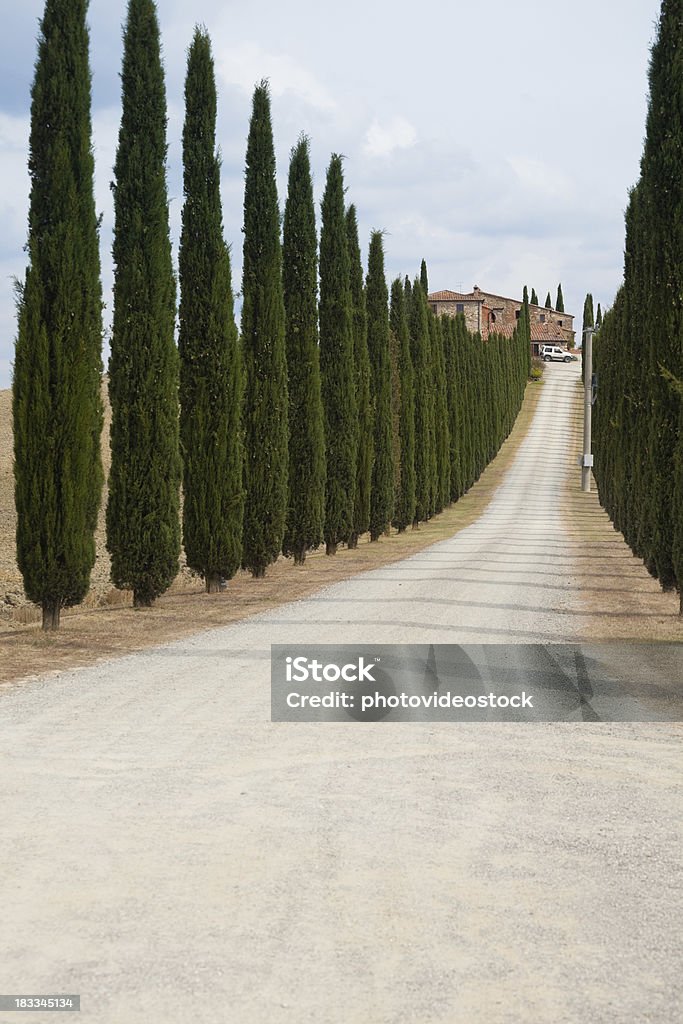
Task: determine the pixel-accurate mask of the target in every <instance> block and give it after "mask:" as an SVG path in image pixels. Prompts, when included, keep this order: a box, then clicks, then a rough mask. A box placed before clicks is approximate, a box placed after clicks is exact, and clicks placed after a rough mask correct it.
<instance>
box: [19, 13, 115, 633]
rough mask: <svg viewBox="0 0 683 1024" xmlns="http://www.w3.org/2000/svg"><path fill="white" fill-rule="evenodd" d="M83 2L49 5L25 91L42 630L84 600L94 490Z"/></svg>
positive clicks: (31, 401)
mask: <svg viewBox="0 0 683 1024" xmlns="http://www.w3.org/2000/svg"><path fill="white" fill-rule="evenodd" d="M87 7H88V4H87V0H71V2H70V3H68V4H66V3H63V2H59V0H47V3H46V5H45V11H44V15H43V20H42V22H41V25H40V36H39V40H38V59H37V61H36V67H35V76H34V80H33V88H32V93H31V97H32V103H31V133H30V142H29V146H30V154H29V172H30V180H31V195H30V208H29V229H28V245H27V251H28V259H29V264H28V268H27V270H26V277H25V281H24V283H23V286H22V288H21V289H20V290H19V299H18V316H19V325H18V335H17V342H16V353H15V360H14V377H13V384H12V387H13V394H12V402H13V419H14V476H15V502H16V510H17V534H16V538H17V562H18V565H19V569H20V570H21V573H22V576H23V578H24V589H25V591H26V595H27V597H28V598H29V599H30V600H31V601H34V602H35V603H36V604H39V605H41V607H42V610H43V628H44V629H53V628H57V626H58V625H59V612H60V609H61V608H63V607H67V606H70V605H74V604H78V603H79V602H80V601H81V600H82V599H83V597H84V596H85V594H86V592H87V590H88V586H89V582H90V570H91V569H92V566H93V564H94V561H95V540H94V531H95V526H96V524H97V512H98V508H99V504H100V497H101V490H102V464H101V460H100V432H101V429H102V402H101V397H100V377H101V371H102V363H101V345H102V302H101V294H102V293H101V285H100V261H99V248H98V230H97V217H96V214H95V201H94V192H93V170H94V167H93V157H92V151H91V139H90V136H91V122H90V69H89V58H88V46H89V38H88V30H87V27H86V12H87Z"/></svg>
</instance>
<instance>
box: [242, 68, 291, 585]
mask: <svg viewBox="0 0 683 1024" xmlns="http://www.w3.org/2000/svg"><path fill="white" fill-rule="evenodd" d="M242 303H243V304H242V330H241V335H242V347H243V352H244V368H245V393H244V446H245V458H244V490H245V494H246V497H245V507H244V535H243V541H242V544H243V549H242V565H243V567H244V568H245V569H249V570H250V571H251V573H252V575H253V576H256V577H260V576H263V575H264V574H265V571H266V566H268V565H269V564H270V563H271V562H274V561H275V560H276V558H277V557H278V555H279V553H280V550H281V548H282V541H283V539H284V533H285V517H286V513H287V470H288V452H287V447H288V437H289V428H288V416H287V407H288V398H287V363H286V356H285V308H284V298H283V290H282V251H281V248H280V212H279V209H278V202H277V188H276V184H275V151H274V148H273V129H272V125H271V118H270V95H269V93H268V84H267V82H261V84H260V85H258V86H257V87H256V89H255V90H254V99H253V105H252V114H251V121H250V124H249V137H248V140H247V161H246V172H245V184H244V260H243V265H242Z"/></svg>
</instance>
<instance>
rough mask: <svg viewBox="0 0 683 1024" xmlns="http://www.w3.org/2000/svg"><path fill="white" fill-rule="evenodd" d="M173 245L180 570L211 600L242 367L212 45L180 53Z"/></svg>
mask: <svg viewBox="0 0 683 1024" xmlns="http://www.w3.org/2000/svg"><path fill="white" fill-rule="evenodd" d="M183 162H184V193H185V204H184V206H183V218H182V232H181V236H180V254H179V271H180V292H181V298H180V332H179V338H178V348H179V352H180V438H181V447H182V454H183V544H184V548H185V555H186V557H187V564H188V565H189V566H190V568H191V569H194V570H195V571H196V572H198V573H199V574H200V576H202V577H203V579H204V580H205V581H206V589H207V590H208V591H209V592H210V593H213V592H215V591H217V590H218V589H219V588H220V582H221V578H225V579H229V578H230V577H231V576H233V575H234V574H235V572H236V571H237V569H239V566H240V562H241V557H242V516H243V510H244V492H243V489H242V458H243V451H242V437H241V430H242V427H241V401H242V361H241V352H240V347H239V343H238V337H237V327H236V324H235V318H234V312H233V298H232V280H231V272H230V255H229V253H228V247H227V245H226V244H225V240H224V237H223V217H222V213H221V198H220V162H219V159H218V156H217V154H216V82H215V76H214V66H213V57H212V55H211V43H210V40H209V37H208V35H207V34H206V32H205V31H202V30H200V29H196V30H195V34H194V39H193V40H192V45H191V47H190V51H189V54H188V62H187V78H186V81H185V126H184V130H183Z"/></svg>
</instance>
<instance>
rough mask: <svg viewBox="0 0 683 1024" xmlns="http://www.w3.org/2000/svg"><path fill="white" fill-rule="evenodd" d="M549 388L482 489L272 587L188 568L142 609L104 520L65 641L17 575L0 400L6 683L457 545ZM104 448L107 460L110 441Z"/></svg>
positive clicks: (314, 561)
mask: <svg viewBox="0 0 683 1024" xmlns="http://www.w3.org/2000/svg"><path fill="white" fill-rule="evenodd" d="M540 388H541V385H535V384H534V385H530V386H529V387H528V388H527V394H526V398H525V401H524V405H523V407H522V410H521V412H520V414H519V416H518V418H517V422H516V424H515V426H514V429H513V431H512V433H511V435H510V437H509V438H508V439H507V441H506V442H505V444H504V445H503V447H502V448H501V450H500V452H499V454H498V456H497V457H496V458H495V459H494V460H493V462H492V463H491V464H490V465H489V466H488V468H487V469H486V470H485V472H484V473H483V474H482V476H481V477H480V479H479V480H478V482H477V483H476V484H475V485H474V487H472V488H471V490H470V491H469V492H468V493H467V494H466V495H465V496H464V497H463V498H461V499H460V501H458V502H457V503H456V504H455V505H452V506H451V507H450V508H448V509H446V510H445V511H444V512H442V513H441V515H439V516H436V517H435V518H434V519H432V520H430V521H429V522H428V523H423V524H422V525H421V526H420V528H419V529H418V530H410V529H409V530H407V531H406V532H405V533H403V534H397V533H396V531H393V530H392V532H391V534H390V535H389V536H384V537H382V538H381V539H380V540H379V541H377V542H375V543H370V542H369V538H368V536H367V535H365V536H363V537H361V538H360V540H359V542H358V547H357V548H356V549H354V550H348V549H347V548H345V547H340V548H339V551H338V553H337V554H336V555H335V556H334V557H328V556H326V555H325V554H324V552H323V550H319V551H316V552H311V553H310V554H309V555H308V556H307V558H306V562H305V564H304V566H301V567H296V566H294V565H293V563H292V561H291V560H288V559H285V558H280V559H279V560H278V561H277V562H276V563H275V564H274V565H272V566H271V567H270V568H269V569H268V571H267V574H266V576H265V578H264V579H259V580H255V579H252V577H251V576H250V575H249V574H248V573H239V574H238V575H237V576H236V577H235V579H233V580H231V581H230V582H229V584H228V586H227V589H226V590H225V591H224V592H223V593H221V594H206V593H205V590H204V584H203V582H202V581H201V580H200V579H198V578H197V577H196V576H193V575H192V574H191V573H190V571H189V570H187V569H186V568H184V569H182V570H181V572H180V573H179V576H178V578H177V579H176V581H175V583H174V584H173V586H172V588H171V589H170V590H169V592H168V593H167V594H165V595H164V596H163V597H161V598H159V600H158V601H156V603H155V604H154V606H153V607H152V608H146V609H137V610H136V609H133V608H132V596H131V594H129V593H125V592H122V591H118V590H115V589H114V588H113V587H112V585H111V583H110V582H109V579H108V575H109V561H108V556H107V553H106V550H105V548H104V522H103V517H102V516H100V528H99V530H98V537H97V551H98V557H97V562H96V565H95V569H94V571H93V579H92V586H91V591H90V594H89V595H88V598H87V600H86V602H84V604H83V605H81V606H80V607H79V608H76V609H72V610H67V611H65V612H63V613H62V620H61V621H62V625H61V628H60V630H59V632H57V633H51V634H46V633H43V631H42V630H41V629H40V611H39V609H37V608H35V606H33V605H30V604H28V602H26V599H25V597H24V594H23V590H22V587H21V575H20V574H19V571H18V569H17V567H16V561H15V547H14V532H15V515H14V503H13V490H12V488H13V484H12V465H11V415H10V409H11V403H10V396H9V392H7V391H4V392H0V403H1V404H0V427H1V429H2V435H0V437H1V438H2V440H1V441H0V522H1V523H2V527H3V529H2V534H1V535H0V607H3V608H4V611H3V612H2V613H1V614H0V681H6V680H10V679H18V678H21V677H23V676H27V675H37V674H40V673H43V672H49V671H54V670H62V669H66V668H73V667H77V666H84V665H90V664H93V663H94V662H97V661H101V660H103V659H105V658H110V657H116V656H118V655H122V654H126V653H128V652H130V651H135V650H140V649H142V648H145V647H151V646H154V645H155V644H160V643H163V642H165V641H169V640H175V639H178V638H180V637H183V636H189V635H191V634H192V633H197V632H200V631H201V630H204V629H210V628H212V627H214V626H221V625H225V624H227V623H230V622H235V621H237V620H239V619H244V618H247V616H249V615H253V614H255V613H257V612H262V611H266V610H268V609H269V608H273V607H275V606H277V605H280V604H284V603H286V602H287V601H293V600H297V599H298V598H302V597H307V596H308V595H309V594H312V593H313V592H315V591H316V590H319V589H321V588H322V587H325V586H328V585H330V584H332V583H336V582H338V581H340V580H345V579H348V578H349V577H351V576H354V575H356V574H357V573H360V572H363V571H365V570H367V569H373V568H377V567H378V566H381V565H386V564H388V563H389V562H396V561H399V560H400V559H402V558H406V557H408V556H409V555H411V554H413V553H414V552H416V551H420V550H422V549H423V548H426V547H428V546H429V545H430V544H434V543H435V542H437V541H440V540H444V539H446V538H447V537H451V536H453V535H454V534H456V533H458V532H459V531H460V530H462V529H463V528H464V527H466V526H469V524H470V523H472V522H474V521H475V520H476V519H477V518H478V517H479V516H480V515H481V513H482V512H483V511H484V509H485V508H486V506H487V505H488V503H489V501H490V500H491V498H492V496H493V494H494V492H495V491H496V489H497V487H498V486H499V484H500V482H501V480H502V478H503V475H504V474H505V471H506V470H507V468H508V466H509V465H510V462H511V461H512V458H513V457H514V455H515V453H516V451H517V449H518V447H519V445H520V443H521V441H522V440H523V438H524V436H525V434H526V432H527V429H528V427H529V424H530V423H531V420H532V418H533V414H534V410H535V408H536V402H537V399H538V396H539V394H540ZM103 447H104V450H105V452H106V453H107V456H108V442H107V440H106V438H105V441H104V446H103ZM8 596H9V597H10V602H8V601H7V597H8ZM3 599H4V605H3ZM22 620H23V621H22Z"/></svg>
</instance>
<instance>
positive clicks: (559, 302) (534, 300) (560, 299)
mask: <svg viewBox="0 0 683 1024" xmlns="http://www.w3.org/2000/svg"><path fill="white" fill-rule="evenodd" d="M531 305H532V306H539V305H540V303H539V301H538V295H537V294H536V289H535V288H532V289H531ZM544 305H545V308H546V309H554V310H555V311H556V312H557V313H564V295H563V294H562V283H561V282H560V284H558V286H557V296H556V298H555V305H554V306H553V300H552V298H551V297H550V292H548V294H547V295H546V297H545V303H544Z"/></svg>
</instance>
